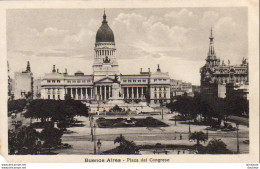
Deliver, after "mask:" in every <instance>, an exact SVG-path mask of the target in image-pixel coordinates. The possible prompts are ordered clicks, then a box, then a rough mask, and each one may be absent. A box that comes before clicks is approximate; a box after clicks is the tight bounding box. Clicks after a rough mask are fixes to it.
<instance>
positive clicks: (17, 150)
mask: <svg viewBox="0 0 260 169" xmlns="http://www.w3.org/2000/svg"><path fill="white" fill-rule="evenodd" d="M38 138H39V133H38V132H37V131H36V130H35V129H33V128H32V127H25V126H23V127H21V128H20V129H18V130H16V131H12V130H8V148H9V152H10V154H35V153H36V142H37V140H38Z"/></svg>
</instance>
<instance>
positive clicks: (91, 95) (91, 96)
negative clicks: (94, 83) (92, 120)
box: [89, 88, 94, 99]
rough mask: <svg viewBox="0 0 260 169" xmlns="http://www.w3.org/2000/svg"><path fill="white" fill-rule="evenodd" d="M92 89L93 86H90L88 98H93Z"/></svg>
mask: <svg viewBox="0 0 260 169" xmlns="http://www.w3.org/2000/svg"><path fill="white" fill-rule="evenodd" d="M92 90H94V89H93V88H90V93H89V95H90V96H89V98H90V99H92V98H93V91H92Z"/></svg>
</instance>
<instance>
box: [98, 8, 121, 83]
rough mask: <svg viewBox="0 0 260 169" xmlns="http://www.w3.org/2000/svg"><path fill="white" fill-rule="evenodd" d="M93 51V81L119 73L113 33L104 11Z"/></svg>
mask: <svg viewBox="0 0 260 169" xmlns="http://www.w3.org/2000/svg"><path fill="white" fill-rule="evenodd" d="M94 51H95V55H94V63H93V74H94V80H95V81H96V80H98V79H101V78H103V77H104V76H114V75H115V74H116V75H118V74H119V71H118V62H117V59H116V47H115V39H114V33H113V31H112V30H111V28H110V27H109V26H108V23H107V19H106V13H105V11H104V15H103V21H102V25H101V26H100V28H99V29H98V31H97V34H96V43H95V49H94Z"/></svg>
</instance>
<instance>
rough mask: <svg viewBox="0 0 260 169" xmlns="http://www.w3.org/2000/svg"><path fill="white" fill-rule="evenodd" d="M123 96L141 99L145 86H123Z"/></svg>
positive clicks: (144, 93) (143, 95)
mask: <svg viewBox="0 0 260 169" xmlns="http://www.w3.org/2000/svg"><path fill="white" fill-rule="evenodd" d="M122 89H123V95H124V98H129V99H143V98H145V95H146V91H147V87H123V88H122Z"/></svg>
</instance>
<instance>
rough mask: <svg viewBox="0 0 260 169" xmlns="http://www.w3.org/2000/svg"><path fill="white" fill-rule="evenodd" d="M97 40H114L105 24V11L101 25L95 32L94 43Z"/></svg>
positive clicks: (110, 30) (111, 32)
mask: <svg viewBox="0 0 260 169" xmlns="http://www.w3.org/2000/svg"><path fill="white" fill-rule="evenodd" d="M98 42H115V39H114V33H113V31H112V29H111V28H110V27H109V26H108V24H107V20H106V14H105V13H104V16H103V21H102V25H101V26H100V28H99V29H98V31H97V34H96V43H98Z"/></svg>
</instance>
